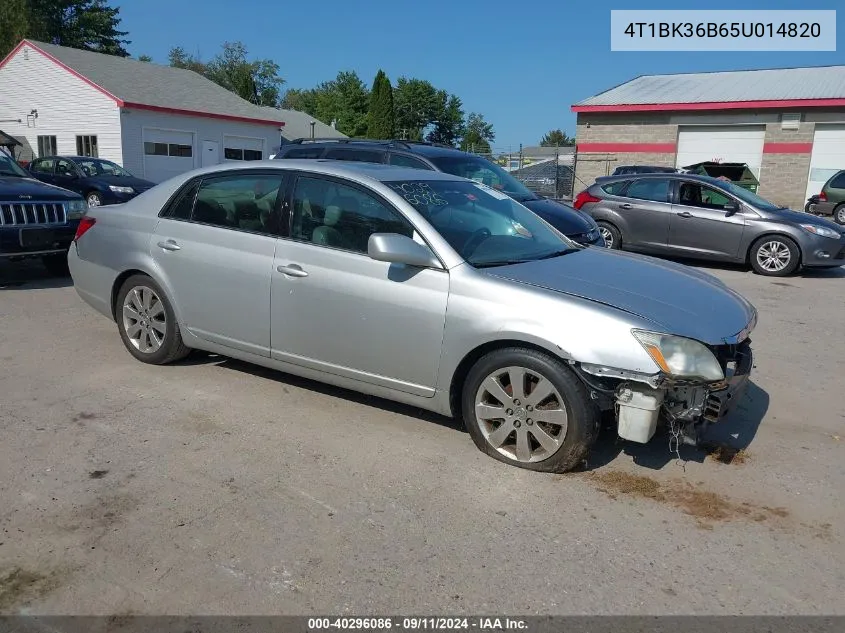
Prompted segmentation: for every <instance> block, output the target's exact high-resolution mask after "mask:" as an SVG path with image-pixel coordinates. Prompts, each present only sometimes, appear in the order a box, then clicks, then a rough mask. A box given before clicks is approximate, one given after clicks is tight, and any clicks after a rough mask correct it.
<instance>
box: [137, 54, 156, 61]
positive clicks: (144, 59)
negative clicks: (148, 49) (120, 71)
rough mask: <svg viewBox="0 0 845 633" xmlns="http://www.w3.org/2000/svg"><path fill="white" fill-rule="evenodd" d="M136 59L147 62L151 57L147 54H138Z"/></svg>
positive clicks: (151, 59)
mask: <svg viewBox="0 0 845 633" xmlns="http://www.w3.org/2000/svg"><path fill="white" fill-rule="evenodd" d="M138 61H139V62H147V63H149V62H151V61H153V58H152V57H150V56H149V55H138Z"/></svg>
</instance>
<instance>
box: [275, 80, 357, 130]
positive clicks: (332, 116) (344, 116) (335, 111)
mask: <svg viewBox="0 0 845 633" xmlns="http://www.w3.org/2000/svg"><path fill="white" fill-rule="evenodd" d="M282 107H284V108H290V109H291V110H299V111H300V112H305V113H307V114H310V115H311V116H313V117H314V118H315V119H319V120H320V121H323V122H325V123H331V122H332V121H336V122H337V129H338V130H339V131H340V132H342V133H343V134H346V135H347V136H364V135H366V134H367V126H368V112H369V109H370V91H369V90H368V89H367V86H366V84H364V82H363V81H361V78H360V77H358V74H357V73H355V72H354V71H341V72H339V73H338V74H337V77H335V78H334V79H332V80H331V81H324V82H323V83H321V84H320V85H318V86H317V87H316V88H310V89H308V90H301V89H292V90H288V91H287V93H286V94H285V97H284V99H283V100H282Z"/></svg>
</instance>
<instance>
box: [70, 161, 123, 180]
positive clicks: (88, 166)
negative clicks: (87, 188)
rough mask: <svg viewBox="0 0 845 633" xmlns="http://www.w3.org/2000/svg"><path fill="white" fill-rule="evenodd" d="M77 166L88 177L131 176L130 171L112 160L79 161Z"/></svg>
mask: <svg viewBox="0 0 845 633" xmlns="http://www.w3.org/2000/svg"><path fill="white" fill-rule="evenodd" d="M76 164H77V165H78V166H79V168H80V169H81V170H82V173H83V174H85V175H86V176H131V175H132V174H130V173H129V172H128V171H126V170H125V169H124V168H123V167H121V166H120V165H118V164H117V163H113V162H111V161H110V160H102V159H90V158H86V159H84V160H77V161H76Z"/></svg>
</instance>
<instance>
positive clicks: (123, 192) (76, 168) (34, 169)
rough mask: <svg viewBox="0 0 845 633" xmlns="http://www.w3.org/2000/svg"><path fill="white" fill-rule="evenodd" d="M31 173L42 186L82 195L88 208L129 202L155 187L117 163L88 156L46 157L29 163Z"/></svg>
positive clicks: (152, 183)
mask: <svg viewBox="0 0 845 633" xmlns="http://www.w3.org/2000/svg"><path fill="white" fill-rule="evenodd" d="M29 172H30V173H31V174H32V176H33V177H34V178H37V179H38V180H40V181H42V182H46V183H49V184H51V185H57V186H59V187H62V188H63V189H68V190H70V191H75V192H77V193H79V194H81V195H82V196H84V197H85V199H86V200H87V201H88V206H89V207H99V206H102V205H104V204H118V203H121V202H126V201H128V200H131V199H132V198H134V197H135V196H137V195H138V194H139V193H142V192H144V191H146V190H147V189H150V188H151V187H154V186H155V183H154V182H150V181H149V180H142V179H141V178H136V177H135V176H133V175H132V174H130V173H129V172H128V171H126V170H125V169H124V168H123V167H121V166H120V165H118V164H117V163H113V162H112V161H110V160H104V159H102V158H91V157H89V156H44V157H42V158H37V159H35V160H34V161H32V162H31V163H30V165H29Z"/></svg>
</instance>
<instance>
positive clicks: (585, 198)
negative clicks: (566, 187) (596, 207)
mask: <svg viewBox="0 0 845 633" xmlns="http://www.w3.org/2000/svg"><path fill="white" fill-rule="evenodd" d="M588 202H601V198H596V197H595V196H594V195H592V194H590V193H587V192H586V191H582V192H581V193H579V194H578V195H577V196H575V200H574V201H573V203H572V206H573V207H575V208H576V209H579V210H580V209H581V207H583V206H584V205H585V204H587V203H588Z"/></svg>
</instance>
